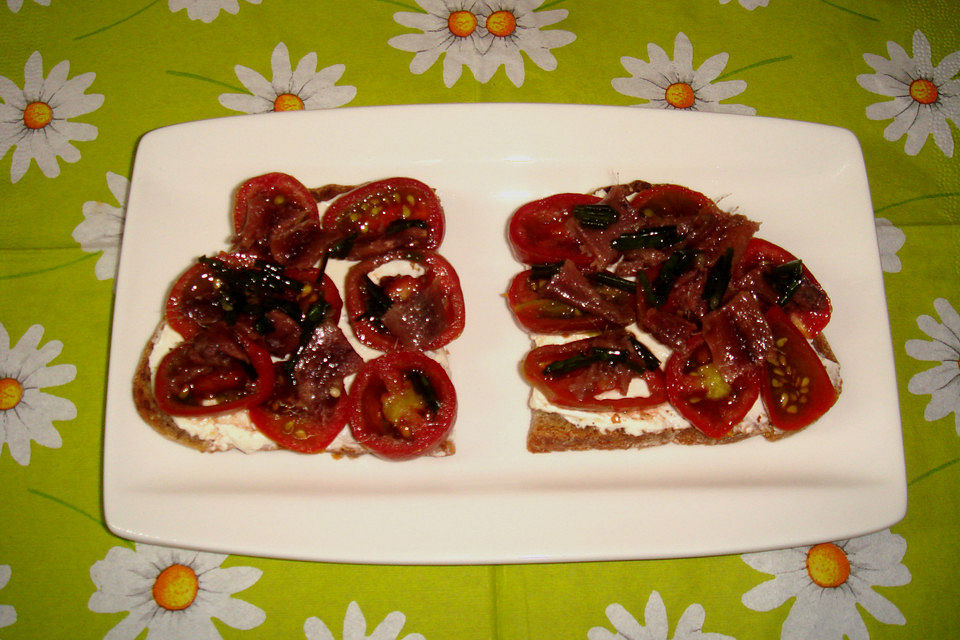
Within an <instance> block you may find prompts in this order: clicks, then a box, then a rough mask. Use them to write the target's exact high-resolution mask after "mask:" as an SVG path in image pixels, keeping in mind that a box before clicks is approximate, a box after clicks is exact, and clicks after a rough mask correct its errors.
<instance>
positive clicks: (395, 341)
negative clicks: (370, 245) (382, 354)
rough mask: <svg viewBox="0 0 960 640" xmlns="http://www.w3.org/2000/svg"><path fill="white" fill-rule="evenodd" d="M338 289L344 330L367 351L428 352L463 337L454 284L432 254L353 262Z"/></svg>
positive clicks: (458, 291) (441, 261) (396, 253)
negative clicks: (344, 310)
mask: <svg viewBox="0 0 960 640" xmlns="http://www.w3.org/2000/svg"><path fill="white" fill-rule="evenodd" d="M344 287H345V295H346V308H347V314H348V320H349V322H350V326H351V327H352V328H353V332H354V334H355V335H356V336H357V339H358V340H360V342H362V343H363V344H365V345H367V346H368V347H371V348H373V349H377V350H379V351H399V350H403V349H417V350H424V351H430V350H433V349H439V348H440V347H442V346H444V345H445V344H447V343H448V342H450V341H451V340H453V339H455V338H456V337H458V336H459V335H460V333H461V332H462V331H463V326H464V322H465V312H464V304H463V292H462V291H461V289H460V279H459V278H458V277H457V273H456V271H455V270H454V268H453V266H452V265H451V264H450V263H449V262H447V260H446V259H445V258H443V257H442V256H441V255H440V254H438V253H435V252H433V251H406V250H399V251H391V252H389V253H385V254H382V255H379V256H376V257H373V258H369V259H367V260H364V261H362V262H359V263H357V264H355V265H353V266H352V267H350V270H349V271H348V272H347V277H346V282H345V284H344Z"/></svg>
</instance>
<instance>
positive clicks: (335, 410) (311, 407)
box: [250, 363, 350, 453]
mask: <svg viewBox="0 0 960 640" xmlns="http://www.w3.org/2000/svg"><path fill="white" fill-rule="evenodd" d="M275 368H276V370H277V386H276V388H275V389H274V392H273V394H272V395H271V397H270V399H269V400H267V401H266V402H264V403H263V404H260V405H257V406H255V407H251V408H250V419H251V420H252V421H253V424H254V425H255V426H256V427H257V429H259V430H260V432H261V433H263V435H265V436H267V437H268V438H270V439H271V440H273V441H274V442H276V443H277V444H278V445H279V446H281V447H283V448H284V449H290V450H292V451H298V452H300V453H319V452H321V451H323V450H324V449H326V448H327V447H328V446H329V445H330V443H331V442H333V440H334V438H336V437H337V435H339V434H340V432H341V431H343V428H344V427H345V426H346V425H347V419H348V417H349V404H350V403H349V401H348V399H347V393H346V391H344V390H343V388H342V386H340V387H338V388H337V390H336V391H334V393H333V394H332V395H327V396H325V397H323V398H321V399H319V400H314V401H313V402H310V403H305V402H303V401H302V400H301V399H300V398H298V397H297V393H296V388H295V386H294V383H293V379H292V377H291V375H290V373H289V371H287V370H286V364H285V363H277V364H276V365H275Z"/></svg>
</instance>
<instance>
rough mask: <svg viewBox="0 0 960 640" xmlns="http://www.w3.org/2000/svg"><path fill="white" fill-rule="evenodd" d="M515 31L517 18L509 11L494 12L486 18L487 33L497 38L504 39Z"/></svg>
mask: <svg viewBox="0 0 960 640" xmlns="http://www.w3.org/2000/svg"><path fill="white" fill-rule="evenodd" d="M516 30H517V18H516V17H515V16H514V15H513V14H512V13H510V12H509V11H495V12H493V13H491V14H490V16H489V17H488V18H487V31H489V32H490V33H492V34H493V35H495V36H497V37H498V38H506V37H507V36H508V35H510V34H511V33H513V32H514V31H516Z"/></svg>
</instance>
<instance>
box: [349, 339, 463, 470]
mask: <svg viewBox="0 0 960 640" xmlns="http://www.w3.org/2000/svg"><path fill="white" fill-rule="evenodd" d="M349 397H350V403H351V404H350V431H351V433H352V434H353V437H354V439H355V440H356V441H357V442H358V443H360V445H361V446H363V447H364V448H365V449H366V450H368V451H370V452H371V453H373V454H375V455H378V456H380V457H382V458H387V459H390V460H405V459H408V458H414V457H416V456H421V455H424V454H426V453H430V452H431V451H433V450H434V449H436V448H437V447H438V446H440V444H441V443H442V442H443V441H444V439H445V438H446V437H447V435H448V434H449V433H450V430H451V429H453V423H454V420H455V419H456V415H457V395H456V391H455V390H454V387H453V383H452V382H451V381H450V377H449V376H448V375H447V372H446V371H445V370H444V368H443V367H442V366H441V365H440V364H439V363H438V362H436V361H435V360H432V359H431V358H429V357H427V356H426V355H425V354H424V353H422V352H420V351H397V352H394V353H388V354H385V355H382V356H380V357H379V358H375V359H374V360H370V361H368V362H366V363H365V364H364V366H363V367H362V368H361V369H360V371H359V372H358V373H357V376H356V378H354V380H353V383H352V384H351V386H350V396H349Z"/></svg>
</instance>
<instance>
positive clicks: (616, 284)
mask: <svg viewBox="0 0 960 640" xmlns="http://www.w3.org/2000/svg"><path fill="white" fill-rule="evenodd" d="M590 279H591V280H593V281H594V282H595V283H597V284H602V285H606V286H608V287H612V288H614V289H619V290H620V291H626V292H627V293H634V292H635V291H636V290H637V283H636V282H633V281H631V280H627V279H626V278H621V277H620V276H618V275H616V274H613V273H610V272H609V271H598V272H597V273H592V274H590Z"/></svg>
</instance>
